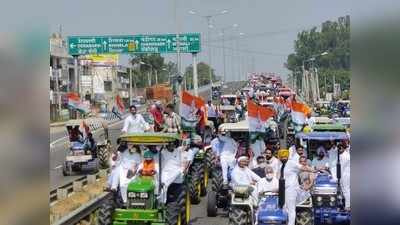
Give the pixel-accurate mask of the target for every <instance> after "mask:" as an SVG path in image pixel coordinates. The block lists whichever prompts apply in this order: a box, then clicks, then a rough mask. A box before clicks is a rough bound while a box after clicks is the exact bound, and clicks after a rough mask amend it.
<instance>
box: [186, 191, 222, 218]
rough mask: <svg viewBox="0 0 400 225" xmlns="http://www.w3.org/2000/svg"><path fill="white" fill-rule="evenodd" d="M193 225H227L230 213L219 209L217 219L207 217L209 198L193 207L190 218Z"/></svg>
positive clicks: (204, 198)
mask: <svg viewBox="0 0 400 225" xmlns="http://www.w3.org/2000/svg"><path fill="white" fill-rule="evenodd" d="M190 218H191V219H190V224H191V225H227V224H228V222H229V218H228V213H227V212H224V211H222V209H218V215H217V216H216V217H207V196H205V197H203V198H202V199H201V202H200V204H198V205H192V211H191V216H190Z"/></svg>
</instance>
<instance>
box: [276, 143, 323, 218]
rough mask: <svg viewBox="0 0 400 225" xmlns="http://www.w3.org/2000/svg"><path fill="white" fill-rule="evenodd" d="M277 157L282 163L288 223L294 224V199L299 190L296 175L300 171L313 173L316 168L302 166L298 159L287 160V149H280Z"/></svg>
mask: <svg viewBox="0 0 400 225" xmlns="http://www.w3.org/2000/svg"><path fill="white" fill-rule="evenodd" d="M278 157H279V159H280V160H281V162H282V164H283V175H284V176H283V177H284V178H285V180H286V182H285V207H286V209H287V212H288V217H289V218H288V225H294V224H295V221H296V200H297V194H298V190H299V188H300V187H299V181H298V175H299V173H300V172H301V171H307V172H312V173H315V172H316V170H314V169H313V168H311V167H309V166H304V165H301V164H300V163H299V161H294V160H288V158H289V150H287V149H281V150H279V152H278Z"/></svg>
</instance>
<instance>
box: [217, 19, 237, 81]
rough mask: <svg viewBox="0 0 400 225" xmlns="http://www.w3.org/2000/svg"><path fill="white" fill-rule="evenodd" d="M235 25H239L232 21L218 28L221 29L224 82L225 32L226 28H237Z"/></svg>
mask: <svg viewBox="0 0 400 225" xmlns="http://www.w3.org/2000/svg"><path fill="white" fill-rule="evenodd" d="M237 27H239V25H238V24H237V23H234V24H232V25H231V26H227V27H223V28H220V30H221V33H220V35H221V36H222V55H223V63H224V76H223V77H224V82H226V60H225V58H226V55H225V32H226V31H227V30H230V29H234V28H237Z"/></svg>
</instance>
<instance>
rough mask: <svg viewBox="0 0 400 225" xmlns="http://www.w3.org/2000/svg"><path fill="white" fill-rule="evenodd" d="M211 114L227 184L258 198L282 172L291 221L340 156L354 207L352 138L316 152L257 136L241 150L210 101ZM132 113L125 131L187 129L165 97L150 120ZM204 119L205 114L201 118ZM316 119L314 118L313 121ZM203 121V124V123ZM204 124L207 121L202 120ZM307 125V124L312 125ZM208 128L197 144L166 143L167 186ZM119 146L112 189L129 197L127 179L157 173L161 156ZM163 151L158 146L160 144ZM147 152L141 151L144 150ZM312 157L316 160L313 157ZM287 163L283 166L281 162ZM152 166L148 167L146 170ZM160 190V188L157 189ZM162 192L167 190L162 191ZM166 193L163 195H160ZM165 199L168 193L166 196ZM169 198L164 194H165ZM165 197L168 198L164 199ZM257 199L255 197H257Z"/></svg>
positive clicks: (213, 145) (272, 188) (274, 184)
mask: <svg viewBox="0 0 400 225" xmlns="http://www.w3.org/2000/svg"><path fill="white" fill-rule="evenodd" d="M206 110H207V118H208V120H209V121H212V122H213V123H214V125H215V127H216V129H217V136H216V137H215V138H214V139H212V141H211V143H210V144H211V149H212V151H213V153H214V154H215V156H216V158H217V161H218V162H219V163H220V165H221V168H222V180H223V184H222V185H223V186H225V187H234V186H237V185H248V186H251V187H252V190H253V191H252V197H253V199H258V196H260V195H262V194H263V193H265V192H277V191H278V188H279V181H278V180H279V178H280V177H281V173H283V174H282V175H283V176H284V178H285V180H286V182H285V208H286V209H287V211H288V216H289V224H290V225H293V224H294V223H295V217H296V205H297V204H298V203H299V202H301V201H302V200H304V199H305V198H307V197H309V196H310V190H311V189H312V186H313V183H314V180H315V178H316V174H317V173H318V172H321V171H325V172H328V173H331V175H332V178H333V179H334V180H337V174H336V171H337V170H336V166H337V161H338V155H339V157H340V162H341V164H340V165H341V171H342V174H341V186H342V187H341V188H342V190H343V193H344V196H345V200H346V202H345V206H346V209H350V144H349V140H344V141H341V142H339V143H336V142H333V141H329V142H324V143H322V142H321V143H322V144H321V145H320V146H318V148H317V149H316V154H315V155H308V154H313V153H312V152H308V151H306V150H305V147H304V146H302V145H301V144H299V143H296V144H295V145H293V146H290V148H289V149H288V150H283V149H281V150H279V151H278V149H280V148H279V142H278V143H274V144H271V143H268V142H267V143H266V142H265V140H264V139H262V138H258V139H256V140H255V141H251V143H249V147H248V150H249V151H250V154H249V152H245V154H243V152H241V151H240V145H239V143H238V142H237V141H236V140H234V139H233V138H232V137H231V136H230V133H229V132H227V131H225V130H224V129H221V128H219V124H220V123H221V121H220V119H219V118H220V117H221V115H220V114H221V112H220V111H219V110H218V107H216V106H215V105H213V104H212V102H211V101H208V102H207V105H206ZM129 112H130V115H129V116H128V117H127V118H126V119H125V121H124V125H123V128H122V133H127V134H130V133H143V132H148V131H153V132H169V133H182V128H181V118H180V116H179V115H178V114H177V113H175V112H174V106H173V105H172V104H167V105H166V106H165V107H163V105H162V104H161V103H160V102H155V103H154V104H152V105H151V106H150V107H149V108H148V109H147V112H148V114H149V118H148V119H147V120H145V119H144V117H143V116H142V115H141V114H140V113H137V109H136V107H135V106H134V105H132V106H130V108H129ZM198 118H199V119H200V118H202V117H201V116H199V117H198ZM308 121H309V123H310V124H312V120H311V119H309V120H308ZM199 124H200V123H199ZM201 124H203V123H201ZM276 124H277V123H276V122H275V121H274V120H273V119H272V120H271V121H268V122H267V126H266V127H272V126H276ZM310 124H308V125H310ZM203 129H204V128H202V127H200V126H198V127H197V128H196V131H197V134H199V135H195V136H196V138H195V139H196V140H197V143H199V144H198V146H196V145H194V146H193V145H192V144H190V142H188V143H186V144H185V142H183V145H181V146H178V144H177V143H175V144H173V143H172V144H171V145H169V146H167V147H166V148H167V151H161V160H162V165H163V168H161V169H162V171H163V173H162V174H163V175H162V177H161V182H162V185H161V186H162V187H168V185H170V184H171V183H172V182H173V181H174V180H176V179H177V178H179V176H181V175H182V174H183V173H184V171H185V168H187V165H188V164H189V163H190V161H191V160H193V157H194V155H195V154H196V151H195V150H193V147H195V148H197V149H199V148H200V145H201V143H202V138H201V136H200V135H201V131H202V130H203ZM119 148H120V149H118V151H117V152H116V154H115V155H114V156H113V158H112V161H111V165H112V171H111V175H110V177H109V182H108V184H109V189H111V190H114V191H116V190H117V188H118V187H119V188H120V191H121V194H122V197H123V200H124V201H126V191H127V185H128V183H129V182H130V181H131V180H132V179H133V178H134V177H135V176H136V174H137V173H143V172H145V173H148V170H149V169H148V168H150V171H153V172H150V173H151V174H153V175H157V174H158V171H159V168H158V163H157V162H158V159H157V160H155V159H154V158H153V156H154V157H156V156H157V155H156V154H151V153H154V152H155V151H157V149H141V147H140V146H132V145H130V144H120V145H119ZM158 150H159V149H158ZM141 152H142V153H141ZM309 159H312V161H310V160H309ZM282 165H284V166H282ZM146 171H147V172H146ZM157 191H158V190H157ZM161 191H162V190H161ZM160 196H163V195H160ZM162 198H163V197H162ZM164 198H165V195H164ZM163 201H165V199H163ZM255 202H256V200H255Z"/></svg>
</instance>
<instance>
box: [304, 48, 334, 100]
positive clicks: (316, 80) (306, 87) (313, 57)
mask: <svg viewBox="0 0 400 225" xmlns="http://www.w3.org/2000/svg"><path fill="white" fill-rule="evenodd" d="M328 54H329V52H328V51H324V52H322V53H320V54H316V55H312V56H311V57H310V58H309V59H306V60H303V78H305V77H304V76H305V62H311V66H312V69H313V70H314V76H315V78H314V79H315V84H314V85H315V87H312V92H313V95H314V90H315V95H316V96H317V100H319V99H320V94H319V78H318V73H317V72H316V71H315V69H316V68H315V65H314V61H315V60H316V58H318V57H320V56H324V55H328ZM311 85H313V84H311ZM309 86H310V85H309V84H308V80H307V79H305V89H306V90H305V91H306V93H307V95H306V96H305V97H306V98H307V96H308V87H309ZM314 88H315V89H314ZM324 89H326V87H325V88H324ZM325 95H326V90H325Z"/></svg>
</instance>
